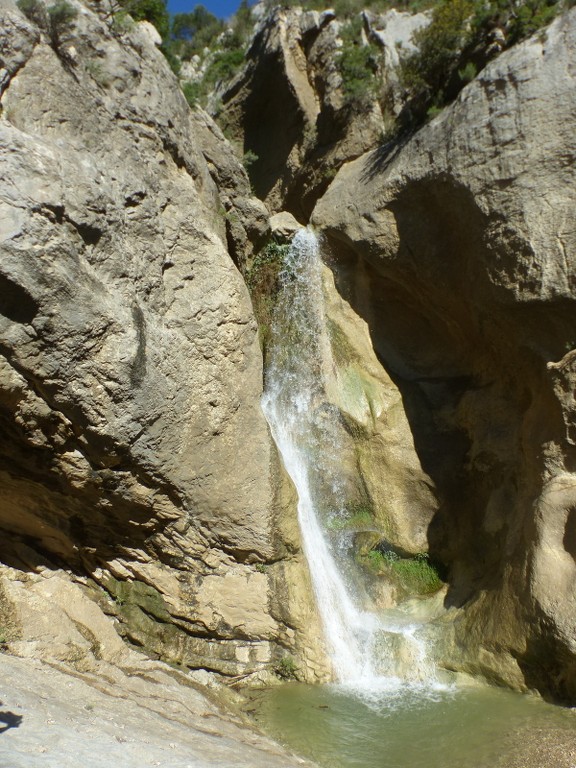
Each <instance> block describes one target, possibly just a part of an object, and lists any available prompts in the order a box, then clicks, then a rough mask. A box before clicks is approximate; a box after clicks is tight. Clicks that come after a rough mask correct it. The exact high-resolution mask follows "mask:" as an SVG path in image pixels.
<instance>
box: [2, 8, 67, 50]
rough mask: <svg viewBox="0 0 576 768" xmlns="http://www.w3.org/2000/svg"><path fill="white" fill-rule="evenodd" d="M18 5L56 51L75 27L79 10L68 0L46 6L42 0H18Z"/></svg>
mask: <svg viewBox="0 0 576 768" xmlns="http://www.w3.org/2000/svg"><path fill="white" fill-rule="evenodd" d="M16 5H17V6H18V8H19V9H20V10H21V11H22V13H23V14H24V15H25V16H26V18H27V19H29V21H31V22H32V23H33V24H36V26H38V27H40V29H42V30H43V31H44V32H46V34H47V35H48V37H49V38H50V43H51V45H52V47H53V48H54V50H55V51H56V52H58V51H59V49H60V46H61V44H62V39H63V38H64V36H65V35H67V34H68V33H70V32H71V31H72V29H73V27H74V21H75V19H76V17H77V16H78V11H77V10H76V8H74V6H73V5H71V4H70V3H68V2H67V0H57V2H56V3H54V4H53V5H49V6H45V5H44V4H43V3H41V2H40V0H17V3H16Z"/></svg>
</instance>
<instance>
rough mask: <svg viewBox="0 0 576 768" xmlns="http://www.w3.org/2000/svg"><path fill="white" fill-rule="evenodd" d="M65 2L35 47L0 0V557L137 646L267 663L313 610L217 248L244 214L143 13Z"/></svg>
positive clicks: (256, 215)
mask: <svg viewBox="0 0 576 768" xmlns="http://www.w3.org/2000/svg"><path fill="white" fill-rule="evenodd" d="M75 7H76V8H77V11H78V15H77V17H76V19H75V20H74V21H73V23H72V24H70V25H69V27H68V29H67V30H66V32H65V34H62V35H61V36H60V38H59V41H58V45H55V44H54V42H53V41H50V39H49V37H48V36H47V35H46V34H45V32H44V31H43V30H42V29H40V28H39V27H37V26H35V25H34V24H32V23H30V22H29V21H27V20H26V19H25V18H24V16H23V15H22V14H21V13H20V11H18V10H17V9H16V7H15V6H14V5H12V4H10V3H7V2H6V3H3V4H2V7H1V9H0V13H1V29H2V48H1V49H0V50H1V56H2V62H1V64H2V75H1V83H2V99H1V108H2V112H1V116H0V163H1V175H2V180H3V181H2V186H1V189H0V242H1V244H2V245H1V248H2V252H1V262H0V352H1V358H0V455H1V457H2V458H1V467H0V486H1V490H2V493H1V496H2V498H1V501H0V527H1V529H2V531H3V534H2V546H1V550H2V551H1V554H2V560H3V562H5V563H8V564H10V565H15V566H17V567H18V568H21V569H23V570H28V571H30V572H31V573H34V572H38V570H39V569H42V568H52V569H55V568H56V567H58V566H59V567H61V568H64V569H66V570H68V571H73V572H75V573H76V574H80V575H82V576H87V577H89V578H90V580H91V586H92V587H93V588H94V589H95V590H96V591H98V590H100V595H101V597H102V599H103V600H105V601H108V610H109V611H111V612H116V614H117V615H118V617H119V618H121V619H122V631H123V632H124V634H125V635H126V637H127V638H128V639H129V640H130V641H132V642H133V643H134V644H136V645H138V646H143V647H144V648H145V649H147V651H148V652H150V653H152V654H155V655H157V656H160V657H162V658H165V659H167V660H170V661H176V662H179V663H182V664H184V665H186V666H189V667H202V668H206V669H210V670H214V671H216V672H220V673H222V674H225V675H237V674H246V673H249V672H251V671H258V670H262V669H271V668H273V666H274V664H275V663H276V662H277V661H278V660H279V659H280V658H282V656H283V655H284V654H285V653H291V652H296V653H297V648H298V647H299V646H302V645H309V647H310V649H312V647H313V646H314V645H315V642H316V641H314V640H313V639H312V638H313V633H314V629H315V626H316V625H315V623H314V618H313V614H314V609H313V607H312V605H311V600H310V598H309V597H308V593H307V592H306V590H305V589H302V590H301V591H300V592H296V593H295V594H298V595H299V598H298V600H299V604H298V605H296V604H294V600H293V598H292V597H291V598H290V599H285V600H280V599H279V596H280V595H282V594H283V592H282V590H284V591H286V589H287V587H286V580H285V574H286V573H287V572H289V571H290V572H291V573H292V577H293V576H294V573H297V574H298V576H297V578H298V581H299V582H300V583H301V584H306V578H307V577H306V571H305V568H304V566H303V565H302V562H301V560H300V554H299V544H298V533H297V528H296V523H295V520H294V516H293V513H292V512H291V511H290V510H293V508H294V505H293V497H292V496H290V493H289V491H288V490H286V488H285V487H284V486H285V480H283V479H282V475H281V473H280V472H279V465H278V460H277V457H276V453H275V450H274V448H273V446H272V443H271V440H270V437H269V433H268V429H267V426H266V423H265V421H264V419H263V416H262V414H261V411H260V407H259V397H260V393H261V388H262V363H261V354H260V350H259V346H258V341H257V335H256V324H255V321H254V319H253V314H252V308H251V304H250V299H249V296H248V292H247V289H246V287H245V285H244V283H243V281H242V278H241V276H240V274H239V273H238V271H237V269H236V268H235V266H234V264H233V262H232V260H231V258H230V256H229V254H228V251H227V247H226V246H227V245H229V246H230V248H231V250H232V251H233V252H235V255H236V257H237V258H238V260H242V258H244V256H245V255H246V253H247V252H249V251H250V249H251V248H252V247H253V245H254V243H256V242H257V241H258V240H259V239H260V238H261V237H262V236H263V235H264V234H265V232H266V231H267V227H268V224H267V218H266V211H265V209H264V208H263V206H262V205H261V204H260V203H259V202H258V201H256V200H254V198H252V197H251V196H250V192H249V185H248V181H247V177H246V174H245V172H244V171H243V169H242V168H241V165H240V164H239V163H238V162H237V161H235V160H234V157H233V153H232V151H231V149H230V147H229V146H228V145H227V144H226V142H225V141H224V139H223V137H222V135H221V134H220V132H219V131H218V129H216V128H215V127H214V126H213V125H212V124H211V122H210V120H209V118H207V116H205V115H204V114H202V113H200V112H191V111H190V109H189V107H188V105H187V104H186V101H185V99H184V97H183V95H182V93H181V92H180V90H179V88H178V84H177V80H176V78H175V77H174V76H173V74H172V73H171V72H170V70H169V68H168V66H167V64H166V61H165V60H164V57H163V56H162V54H161V53H160V52H159V51H158V50H157V48H156V46H155V44H154V40H153V39H152V38H151V36H150V34H149V31H148V28H147V26H146V25H144V27H142V26H140V25H133V26H129V27H125V28H124V30H123V31H118V30H117V29H116V31H113V30H112V29H111V27H110V26H109V22H107V21H105V20H101V19H99V18H98V16H97V15H96V14H95V13H93V12H92V11H90V10H89V9H88V8H86V7H84V6H82V5H80V4H78V5H76V6H75ZM272 583H274V584H275V589H274V593H273V594H272V592H271V589H270V585H271V584H272ZM300 628H302V629H303V631H304V633H305V634H306V635H308V633H309V642H308V641H303V640H302V638H303V637H304V635H300V634H299V630H300ZM299 638H300V639H299ZM304 655H305V656H306V654H304ZM307 658H308V661H307V662H306V661H303V662H302V664H301V667H300V668H301V674H302V675H303V676H304V677H307V676H308V677H310V676H311V677H314V676H315V674H316V673H318V674H321V667H322V665H321V662H320V660H319V659H320V657H319V654H317V653H316V652H315V651H312V650H310V652H309V653H308V656H307Z"/></svg>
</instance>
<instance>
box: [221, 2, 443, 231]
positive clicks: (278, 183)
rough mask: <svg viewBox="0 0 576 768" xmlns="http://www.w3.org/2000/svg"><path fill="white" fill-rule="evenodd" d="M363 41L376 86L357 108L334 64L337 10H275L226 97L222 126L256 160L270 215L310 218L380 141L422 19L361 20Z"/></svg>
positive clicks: (338, 43) (338, 45) (254, 175)
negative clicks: (341, 171) (334, 182)
mask: <svg viewBox="0 0 576 768" xmlns="http://www.w3.org/2000/svg"><path fill="white" fill-rule="evenodd" d="M358 21H359V22H361V26H362V27H363V30H362V41H363V44H364V45H368V42H369V41H370V43H373V44H374V46H375V49H374V50H375V58H377V59H378V60H379V63H378V64H377V70H378V72H377V75H376V80H378V88H377V90H376V91H375V93H376V94H377V96H378V98H376V96H375V97H374V98H372V99H369V100H367V101H366V103H365V104H363V107H362V108H361V109H358V108H351V107H350V105H349V104H347V103H346V98H345V84H344V83H343V78H342V74H341V72H340V68H339V65H338V59H339V56H340V52H341V49H342V46H343V41H342V31H343V28H344V27H345V26H346V25H348V26H350V23H349V22H346V23H343V22H342V21H340V20H339V19H337V18H336V17H335V14H334V13H333V12H332V11H325V12H323V13H319V12H318V11H302V9H300V8H294V9H290V10H286V9H280V8H277V9H275V10H274V11H273V12H271V13H270V14H269V15H267V16H265V17H264V18H263V20H262V22H261V24H260V27H259V29H258V30H257V31H256V34H255V37H254V40H253V43H252V46H251V48H250V51H249V52H248V57H247V59H248V61H247V65H246V67H245V69H244V72H243V73H242V74H241V75H240V76H239V77H238V78H237V79H236V80H235V81H234V82H233V83H232V84H231V85H230V87H229V89H228V91H227V92H226V93H225V94H224V95H223V98H222V102H223V110H222V113H221V115H220V119H221V121H223V122H224V124H225V125H226V126H227V129H228V131H229V132H230V133H231V134H232V135H234V137H235V139H236V141H237V142H238V143H239V144H240V145H242V146H243V148H244V151H245V152H250V153H252V154H253V155H254V156H255V158H256V159H255V160H254V162H253V163H252V164H251V166H250V177H251V180H252V182H253V185H254V189H255V191H256V194H257V195H258V196H259V197H260V198H262V199H263V200H264V201H265V202H266V203H267V205H268V206H269V207H270V208H271V209H272V210H274V211H281V210H283V209H285V210H287V211H289V212H291V213H293V214H294V215H295V216H296V218H297V219H298V220H299V221H307V220H308V218H309V216H310V213H311V211H312V208H313V206H314V203H315V201H316V200H317V199H318V197H319V196H320V195H321V194H322V193H323V192H324V190H325V189H326V188H327V186H328V184H329V182H330V180H331V179H332V178H333V177H334V173H335V169H336V168H338V167H340V165H342V163H343V162H344V161H346V160H350V159H352V158H355V157H358V156H359V155H360V154H362V153H363V152H365V151H367V150H368V149H371V148H372V147H374V146H376V145H377V144H378V140H379V138H380V136H381V135H382V132H383V131H385V130H386V128H387V120H388V119H389V118H390V114H389V112H390V110H392V111H393V110H394V109H395V106H394V105H395V104H396V102H397V101H398V94H397V86H398V83H397V78H396V75H395V74H394V67H395V66H397V64H398V61H399V55H398V51H399V50H400V48H402V50H408V51H409V50H411V43H410V40H411V38H412V36H413V34H414V32H415V31H416V30H417V29H419V28H421V27H422V26H423V25H425V24H427V23H428V21H429V19H428V16H427V15H426V14H416V15H411V14H408V13H399V12H397V11H390V12H388V13H386V14H384V15H382V16H372V15H370V14H367V13H364V14H362V16H361V17H359V18H358Z"/></svg>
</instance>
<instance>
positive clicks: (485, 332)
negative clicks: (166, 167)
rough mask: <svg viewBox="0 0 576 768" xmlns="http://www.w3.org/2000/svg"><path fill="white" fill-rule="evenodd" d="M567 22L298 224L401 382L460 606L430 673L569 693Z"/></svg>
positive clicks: (573, 186)
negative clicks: (325, 252)
mask: <svg viewBox="0 0 576 768" xmlns="http://www.w3.org/2000/svg"><path fill="white" fill-rule="evenodd" d="M575 50H576V11H574V10H572V11H570V12H568V13H565V14H564V15H563V16H561V17H560V18H559V19H557V20H556V21H555V22H554V23H553V24H552V26H551V27H550V28H548V29H547V30H546V31H544V32H541V33H539V34H538V35H536V36H535V37H533V38H531V39H530V40H528V41H526V42H525V43H522V44H521V45H519V46H516V47H515V48H514V49H511V50H510V51H508V52H506V53H505V54H503V55H502V56H500V57H499V58H498V59H497V60H495V61H493V62H492V63H491V64H489V65H488V66H487V67H486V69H485V70H484V71H482V72H481V73H480V75H479V76H478V77H477V78H476V79H475V81H473V82H472V83H471V84H470V85H469V86H468V87H467V88H465V89H464V91H463V92H462V93H461V94H460V96H459V97H458V99H457V101H456V102H455V103H454V104H453V105H452V106H451V107H449V108H447V109H445V110H444V112H443V113H442V114H441V115H440V116H439V117H438V118H437V119H436V120H434V121H433V122H432V123H430V124H429V125H428V126H426V127H424V128H423V129H422V130H420V131H419V132H418V133H417V134H416V135H415V136H414V137H413V138H412V139H411V140H409V141H408V142H405V143H404V145H403V146H398V145H396V146H395V148H394V149H393V150H392V151H390V147H383V148H382V149H380V150H376V151H374V152H371V153H369V154H366V155H364V156H363V157H361V158H359V159H358V160H356V161H355V162H353V163H350V164H348V165H346V166H344V168H343V169H342V170H341V171H340V173H339V174H338V176H337V177H336V179H335V180H334V182H333V183H332V185H331V186H330V188H329V190H328V192H327V193H326V194H325V196H324V197H323V198H322V199H321V200H320V202H319V204H318V205H317V207H316V209H315V212H314V215H313V222H314V224H315V226H316V227H318V228H319V229H321V230H322V231H323V232H324V234H325V235H326V236H327V238H328V239H329V242H330V245H331V247H332V251H333V254H334V257H335V260H336V266H335V274H336V283H337V286H338V288H339V290H340V291H341V293H342V294H343V295H344V296H345V297H346V299H347V300H348V301H349V302H350V303H351V305H352V306H353V307H354V308H355V309H356V311H357V312H358V313H359V314H360V315H361V316H362V317H364V318H365V319H366V321H367V322H368V325H369V327H370V333H371V336H372V341H373V344H374V348H375V350H376V352H377V354H378V356H379V358H380V359H381V360H382V361H383V362H384V364H385V367H386V368H387V370H388V371H389V373H390V375H391V377H392V378H393V380H394V381H395V383H396V384H397V385H398V387H399V389H400V391H401V393H402V398H403V402H404V407H405V411H406V414H407V416H408V420H409V422H410V427H411V430H412V433H413V436H414V442H415V446H416V450H417V452H418V455H419V458H420V462H421V465H422V468H423V469H424V470H425V472H427V473H428V475H429V476H430V477H431V478H432V480H433V481H434V483H435V486H436V489H437V492H438V494H439V498H440V510H439V511H438V513H437V514H436V515H435V517H434V519H433V521H432V523H431V525H430V527H429V531H428V538H429V541H430V545H431V549H432V552H433V554H435V555H436V556H437V557H439V558H440V559H441V560H443V561H444V562H445V563H446V564H447V565H449V566H450V576H449V580H450V589H449V592H448V596H447V605H449V606H453V607H458V608H460V607H463V610H462V611H461V612H460V613H459V615H458V618H457V620H456V634H455V645H454V646H453V647H452V648H451V649H450V650H447V651H446V663H448V664H450V665H453V666H456V667H460V668H462V667H463V668H465V669H467V670H469V671H472V672H474V673H481V674H485V675H486V676H488V677H489V678H492V679H496V680H498V681H504V682H506V683H508V684H512V685H515V686H517V687H520V688H521V687H536V688H538V689H539V690H540V691H541V692H543V693H545V694H549V695H551V696H554V697H559V698H564V699H567V700H570V701H573V700H574V699H575V698H576V644H575V640H574V632H573V626H574V617H575V615H576V604H575V602H574V584H575V581H576V562H575V556H574V553H575V546H576V545H575V542H576V538H575V536H576V533H575V528H574V499H575V498H576V497H575V495H574V494H575V492H574V488H576V474H575V473H574V469H575V461H576V453H575V449H574V423H575V411H574V396H573V392H574V388H575V384H576V378H575V368H574V361H575V360H576V356H575V354H574V351H573V350H574V346H575V345H576V338H575V332H574V329H575V328H576V302H575V300H574V295H575V293H574V291H575V287H576V217H575V211H576V205H575V201H576V200H575V195H576V193H575V190H576V176H575V169H576V134H575V133H574V129H573V126H574V124H575V121H576V98H575V95H576V87H575V86H576V82H575V78H576V68H575V67H574V51H575Z"/></svg>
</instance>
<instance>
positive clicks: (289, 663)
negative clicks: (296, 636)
mask: <svg viewBox="0 0 576 768" xmlns="http://www.w3.org/2000/svg"><path fill="white" fill-rule="evenodd" d="M274 672H275V673H276V674H277V675H278V677H280V678H282V680H296V676H297V674H298V667H297V665H296V662H295V661H294V659H293V658H292V656H283V657H282V658H281V659H280V661H279V662H278V663H277V664H276V666H275V667H274Z"/></svg>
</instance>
